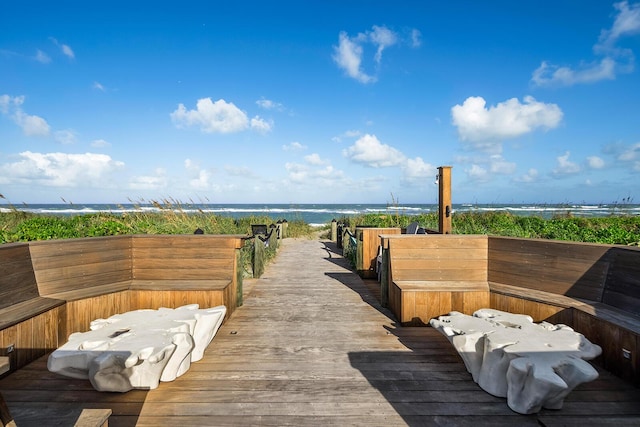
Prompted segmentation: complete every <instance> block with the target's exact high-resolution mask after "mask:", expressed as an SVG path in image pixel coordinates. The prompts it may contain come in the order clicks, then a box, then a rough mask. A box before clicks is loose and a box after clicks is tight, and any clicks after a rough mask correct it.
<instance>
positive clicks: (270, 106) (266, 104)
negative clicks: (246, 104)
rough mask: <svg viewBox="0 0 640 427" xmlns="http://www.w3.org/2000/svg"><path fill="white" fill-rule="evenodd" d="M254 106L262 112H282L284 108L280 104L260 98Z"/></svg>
mask: <svg viewBox="0 0 640 427" xmlns="http://www.w3.org/2000/svg"><path fill="white" fill-rule="evenodd" d="M256 104H257V105H258V106H259V107H260V108H262V109H264V110H275V111H284V106H283V105H282V104H280V103H279V102H275V101H272V100H270V99H265V98H260V99H259V100H257V101H256Z"/></svg>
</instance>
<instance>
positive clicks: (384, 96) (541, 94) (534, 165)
mask: <svg viewBox="0 0 640 427" xmlns="http://www.w3.org/2000/svg"><path fill="white" fill-rule="evenodd" d="M0 16H1V17H2V29H1V30H0V194H2V195H3V196H4V198H5V201H9V202H11V203H13V204H19V203H23V202H24V203H59V202H61V200H65V201H67V202H72V203H125V202H127V201H129V200H133V201H140V200H161V199H164V198H173V199H176V200H180V201H184V202H187V201H195V202H208V203H393V202H399V203H401V204H402V203H436V202H437V188H436V186H435V185H434V178H435V175H436V173H437V167H438V166H441V165H450V166H453V169H452V182H453V190H452V192H453V201H454V203H523V202H524V203H582V202H586V203H615V202H622V201H623V200H629V198H631V199H632V200H633V201H634V202H635V203H638V200H640V194H639V193H640V192H639V190H640V184H638V180H639V179H640V70H638V66H637V60H636V55H638V54H639V53H640V2H633V1H623V2H610V1H600V0H598V1H578V0H553V1H550V0H537V1H529V0H523V1H517V2H514V1H500V0H497V1H490V2H478V1H472V0H468V1H438V2H435V1H418V0H416V1H395V2H389V1H377V0H371V1H333V0H325V1H237V2H229V1H227V2H221V1H210V2H205V1H202V2H200V1H197V2H196V1H183V2H162V1H159V2H158V1H154V2H149V1H135V2H134V1H127V2H124V1H120V0H115V1H110V2H107V3H99V2H98V3H97V2H87V1H59V2H50V1H46V2H44V1H24V2H3V3H2V5H0Z"/></svg>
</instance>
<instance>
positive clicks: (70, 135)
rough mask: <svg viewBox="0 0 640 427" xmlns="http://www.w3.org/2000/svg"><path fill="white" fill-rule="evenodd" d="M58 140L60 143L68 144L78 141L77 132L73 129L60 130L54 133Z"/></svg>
mask: <svg viewBox="0 0 640 427" xmlns="http://www.w3.org/2000/svg"><path fill="white" fill-rule="evenodd" d="M53 137H54V139H55V140H56V142H59V143H60V144H64V145H68V144H73V143H75V142H76V133H75V132H74V131H72V130H71V129H66V130H59V131H56V132H55V133H54V134H53Z"/></svg>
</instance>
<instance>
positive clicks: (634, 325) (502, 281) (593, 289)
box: [488, 236, 640, 385]
mask: <svg viewBox="0 0 640 427" xmlns="http://www.w3.org/2000/svg"><path fill="white" fill-rule="evenodd" d="M488 239H489V245H488V252H489V258H488V280H489V287H490V289H491V308H495V309H497V310H506V311H511V312H519V313H524V314H528V315H530V316H532V317H533V319H534V321H537V322H539V321H542V320H546V321H549V322H551V323H564V324H567V325H569V326H571V327H572V328H574V329H575V330H577V331H578V332H580V333H582V334H583V335H584V336H585V337H587V339H589V340H590V341H591V342H594V343H596V344H598V345H600V346H601V347H602V355H601V356H600V357H599V359H598V363H599V364H601V365H602V366H603V367H604V368H605V369H607V370H609V371H610V372H612V373H614V374H617V375H619V376H621V377H623V378H626V379H628V380H631V381H633V382H634V383H635V384H637V385H640V357H638V351H640V248H636V247H626V246H615V245H599V244H589V243H576V242H564V241H556V240H542V239H516V238H509V237H493V236H491V237H489V238H488Z"/></svg>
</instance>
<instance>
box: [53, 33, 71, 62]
mask: <svg viewBox="0 0 640 427" xmlns="http://www.w3.org/2000/svg"><path fill="white" fill-rule="evenodd" d="M49 39H50V40H51V41H52V42H53V44H55V45H56V46H58V47H59V48H60V50H61V51H62V54H63V55H65V56H66V57H68V58H69V59H74V58H75V57H76V55H75V53H73V49H71V47H70V46H69V45H66V44H64V43H60V42H59V41H58V40H57V39H55V38H53V37H49Z"/></svg>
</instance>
